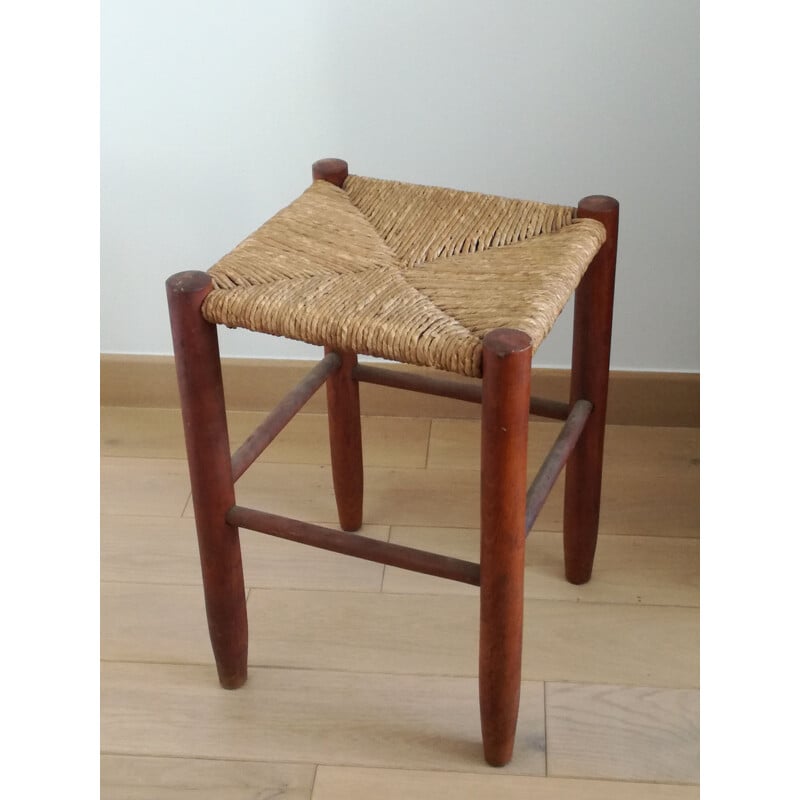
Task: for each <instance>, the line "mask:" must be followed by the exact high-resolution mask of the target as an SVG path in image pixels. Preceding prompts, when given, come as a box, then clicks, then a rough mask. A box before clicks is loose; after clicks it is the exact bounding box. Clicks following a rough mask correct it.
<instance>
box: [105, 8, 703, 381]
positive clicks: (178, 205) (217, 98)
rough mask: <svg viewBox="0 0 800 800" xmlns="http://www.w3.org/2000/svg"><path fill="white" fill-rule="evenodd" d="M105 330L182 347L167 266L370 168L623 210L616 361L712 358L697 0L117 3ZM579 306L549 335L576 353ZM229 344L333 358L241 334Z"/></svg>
mask: <svg viewBox="0 0 800 800" xmlns="http://www.w3.org/2000/svg"><path fill="white" fill-rule="evenodd" d="M101 8H102V61H101V82H102V194H101V228H102V250H101V276H102V278H101V348H102V350H103V352H107V353H154V354H166V353H170V352H171V344H170V338H169V326H168V322H167V313H166V305H165V298H164V280H165V279H166V278H167V276H168V275H170V274H171V273H173V272H177V271H179V270H183V269H207V268H208V267H209V266H211V264H212V263H213V262H214V261H215V260H216V259H218V258H219V257H220V256H222V255H223V254H224V253H226V252H227V251H228V250H230V249H231V248H232V247H233V246H234V245H235V244H236V243H238V242H239V241H240V240H241V239H242V238H244V236H246V235H247V234H248V233H249V232H250V231H252V230H253V229H254V228H256V227H257V226H258V225H259V224H260V223H261V222H263V221H264V220H265V219H266V218H267V217H269V216H271V215H272V214H274V213H275V212H276V211H277V210H278V209H280V208H281V207H283V206H284V205H286V204H287V203H289V202H290V201H291V200H292V199H293V198H294V197H296V196H297V195H298V194H299V193H300V192H301V191H302V190H303V189H304V188H305V187H306V185H307V184H308V182H309V180H310V165H311V163H312V162H313V161H314V160H316V159H317V158H321V157H325V156H338V157H342V158H345V159H347V160H348V161H349V162H350V169H351V171H352V172H354V173H357V174H362V175H369V176H374V177H385V178H393V179H398V180H407V181H413V182H418V183H430V184H437V185H443V186H452V187H455V188H461V189H469V190H475V191H481V192H488V193H496V194H502V195H508V196H513V197H524V198H529V199H535V200H544V201H547V202H554V203H564V204H575V203H577V201H578V199H579V198H580V197H582V196H584V195H587V194H595V193H597V194H611V195H614V196H616V197H617V198H618V199H619V201H620V205H621V222H620V244H619V260H618V273H617V300H616V306H615V332H614V340H613V350H612V366H613V367H615V368H617V369H652V370H680V371H696V370H698V368H699V342H698V339H699V297H698V296H699V12H698V2H697V0H670V2H658V1H656V0H570V2H568V3H553V2H550V0H529V1H528V2H524V1H523V0H496V1H495V2H489V1H488V0H460V2H459V1H457V0H426V1H425V2H423V1H422V0H404V1H402V0H392V1H391V2H369V0H353V2H336V1H335V0H334V1H332V2H325V0H283V1H282V2H267V0H158V2H155V0H135V1H134V0H105V1H104V2H103V3H102V7H101ZM570 325H571V309H569V308H568V309H567V310H566V311H565V313H564V315H562V318H561V319H560V320H559V322H558V323H557V325H556V329H555V330H554V332H553V334H552V335H551V337H550V339H548V341H547V342H545V344H544V345H543V347H542V348H541V349H540V351H539V353H538V354H537V357H536V360H535V363H537V364H540V365H542V366H567V365H568V364H569V355H570ZM221 343H222V351H223V355H227V356H259V357H274V358H306V357H308V358H310V357H316V356H317V354H318V352H319V351H318V349H317V348H312V347H309V346H306V345H303V344H300V343H295V342H290V341H288V340H286V339H277V338H273V337H267V336H263V335H258V334H250V333H246V332H241V331H230V332H229V331H223V335H222V338H221Z"/></svg>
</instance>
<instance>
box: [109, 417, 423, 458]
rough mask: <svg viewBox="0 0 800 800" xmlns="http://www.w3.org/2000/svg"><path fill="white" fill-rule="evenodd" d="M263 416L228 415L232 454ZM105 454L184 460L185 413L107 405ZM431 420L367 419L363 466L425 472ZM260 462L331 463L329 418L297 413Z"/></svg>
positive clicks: (364, 424)
mask: <svg viewBox="0 0 800 800" xmlns="http://www.w3.org/2000/svg"><path fill="white" fill-rule="evenodd" d="M265 416H266V411H265V412H264V413H260V412H256V411H229V412H228V429H229V436H230V442H231V449H232V450H235V449H236V448H237V447H238V446H239V445H240V444H241V443H242V442H243V441H244V440H245V439H246V438H247V437H248V436H249V435H250V434H251V433H252V431H253V430H254V429H255V427H256V426H257V425H259V424H260V423H261V422H262V421H263V419H264V417H265ZM100 427H101V453H102V454H103V455H108V456H128V457H138V458H185V456H186V445H185V443H184V438H183V424H182V422H181V413H180V410H179V409H177V408H136V407H125V406H105V407H103V408H101V410H100ZM429 430H430V420H428V419H424V418H414V417H363V418H362V436H363V443H364V444H363V446H364V463H365V464H369V465H370V466H394V467H407V468H421V467H424V466H425V461H426V458H427V452H428V434H429ZM258 461H259V462H291V463H295V464H329V463H330V446H329V444H328V418H327V416H326V415H324V414H298V415H297V416H296V417H295V418H294V419H293V420H292V421H291V422H290V423H289V424H288V425H287V427H286V428H284V430H283V431H281V433H280V434H279V435H278V438H277V439H275V441H274V442H272V444H271V445H270V446H269V447H268V448H267V449H266V450H265V451H264V452H263V453H262V454H261V455H260V456H259V458H258Z"/></svg>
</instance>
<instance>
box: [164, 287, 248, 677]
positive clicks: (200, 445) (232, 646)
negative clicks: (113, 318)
mask: <svg viewBox="0 0 800 800" xmlns="http://www.w3.org/2000/svg"><path fill="white" fill-rule="evenodd" d="M210 290H211V278H210V277H209V276H208V275H207V274H206V273H205V272H180V273H177V274H176V275H173V276H172V277H171V278H169V279H168V280H167V301H168V303H169V313H170V323H171V327H172V341H173V346H174V351H175V366H176V370H177V374H178V388H179V391H180V397H181V408H182V412H183V428H184V434H185V437H186V453H187V457H188V460H189V476H190V479H191V486H192V501H193V503H194V514H195V525H196V527H197V540H198V543H199V546H200V564H201V568H202V573H203V588H204V592H205V602H206V615H207V617H208V629H209V633H210V635H211V646H212V649H213V651H214V658H215V659H216V662H217V673H218V675H219V681H220V683H221V684H222V686H224V687H225V688H226V689H236V688H237V687H239V686H241V685H242V684H243V683H244V682H245V680H246V679H247V608H246V605H245V588H244V576H243V574H242V555H241V551H240V548H239V531H238V530H237V529H236V528H235V527H234V526H232V525H229V524H228V523H227V522H226V520H225V514H226V513H227V512H228V510H229V509H230V508H231V506H232V505H233V504H234V492H233V477H232V474H231V456H230V445H229V443H228V427H227V421H226V418H225V398H224V396H223V391H222V373H221V369H220V361H219V347H218V344H217V329H216V326H215V325H212V324H210V323H209V322H206V320H205V319H204V318H203V316H202V313H201V311H200V308H201V305H202V302H203V300H204V298H205V297H206V295H207V294H208V292H209V291H210Z"/></svg>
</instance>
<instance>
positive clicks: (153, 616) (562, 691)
mask: <svg viewBox="0 0 800 800" xmlns="http://www.w3.org/2000/svg"><path fill="white" fill-rule="evenodd" d="M260 419H261V415H258V414H253V413H251V412H232V413H231V414H230V427H231V436H232V439H233V445H234V446H236V445H237V444H238V443H239V442H241V441H242V440H243V439H244V437H245V436H246V435H247V434H248V433H249V431H250V430H251V429H252V428H253V427H254V426H255V424H256V423H257V422H259V421H260ZM557 430H558V424H556V423H549V422H536V423H534V424H533V425H532V436H531V448H530V449H531V461H532V472H534V471H535V468H536V466H537V465H538V461H539V460H540V459H541V457H542V456H543V454H544V452H545V451H546V449H547V448H548V447H549V444H550V443H551V442H552V440H553V439H554V437H555V435H556V432H557ZM364 436H365V445H364V446H365V464H366V469H365V489H366V497H365V522H366V525H365V527H364V529H363V533H364V534H365V535H367V536H372V537H376V538H378V539H383V540H391V541H393V542H398V543H402V544H406V545H410V546H414V547H421V548H424V549H430V550H436V551H439V552H442V553H446V554H450V555H454V556H458V557H461V558H469V559H472V560H475V559H476V558H477V552H478V535H477V531H476V529H475V525H476V521H477V519H478V499H477V488H478V477H479V472H478V470H479V463H478V442H479V423H477V422H476V421H473V420H440V419H436V420H429V419H421V418H413V419H402V418H389V417H369V418H365V419H364ZM327 447H328V445H327V429H326V420H325V418H324V417H323V416H319V415H314V414H303V415H300V416H298V417H297V418H296V419H295V420H294V421H293V422H292V423H291V425H290V426H289V428H287V429H286V431H284V433H283V434H281V436H280V437H279V438H278V440H276V441H275V443H274V444H273V446H272V447H271V448H270V449H269V450H268V451H267V453H265V454H264V456H262V458H261V459H260V460H259V461H258V462H256V464H255V465H254V466H253V467H252V468H251V469H250V471H248V472H247V474H246V475H245V476H244V477H243V478H242V479H241V480H240V481H239V483H238V484H237V498H238V500H239V502H240V503H242V504H243V505H248V506H255V507H261V508H264V509H266V510H272V511H275V512H277V513H282V514H288V515H291V516H295V517H298V518H300V519H305V520H308V521H313V522H322V523H326V524H329V525H331V526H333V525H334V522H333V521H334V520H335V518H336V514H335V506H334V501H333V496H332V490H331V488H330V486H331V481H330V468H329V466H328V464H329V456H328V452H327ZM604 481H605V482H604V506H603V512H602V521H601V534H602V535H601V538H600V543H599V546H598V554H597V560H596V565H595V571H594V577H593V579H592V581H591V582H590V583H589V584H587V585H585V586H580V587H575V586H571V585H569V584H567V583H566V582H565V581H564V580H563V577H562V563H561V552H560V533H559V532H560V527H561V508H560V504H561V492H562V490H563V483H562V481H560V482H559V483H558V484H557V485H556V489H555V490H554V493H553V496H552V497H551V499H550V500H549V501H548V503H547V505H546V506H545V508H544V510H543V511H542V514H541V516H540V518H539V521H538V523H537V526H536V528H535V530H534V532H533V534H532V535H531V538H530V540H529V543H528V551H527V564H528V566H527V575H526V606H525V645H524V656H523V687H522V700H521V707H520V721H519V727H518V734H517V746H516V751H515V756H514V760H513V761H512V762H511V764H510V765H509V766H507V767H505V768H503V769H500V770H498V769H492V768H491V767H488V766H486V765H485V763H484V761H483V758H482V753H481V745H480V724H479V717H478V698H477V679H476V675H477V629H478V601H477V589H475V588H473V587H470V586H467V585H465V584H458V583H452V582H449V581H444V580H441V579H435V578H429V577H427V576H421V575H417V574H413V573H407V572H404V571H401V570H398V569H394V568H384V567H382V566H381V565H377V564H372V563H368V562H363V561H358V560H355V559H350V558H348V557H346V556H340V555H336V554H332V553H326V552H322V551H318V550H314V549H311V548H307V547H304V546H303V545H299V544H294V543H291V542H283V541H280V540H276V539H272V538H269V537H265V536H262V535H261V534H257V533H251V532H248V531H242V546H243V555H244V564H245V580H246V583H247V586H248V607H249V617H250V674H249V679H248V682H247V684H246V685H245V686H244V687H243V688H242V689H239V690H237V691H235V692H229V691H225V690H223V689H221V688H219V686H218V684H217V680H216V673H215V669H214V667H213V659H212V655H211V649H210V646H209V643H208V635H207V630H206V625H205V617H204V611H203V599H202V591H201V588H200V571H199V565H198V559H197V552H196V543H195V541H194V532H193V521H192V507H191V500H190V493H189V479H188V475H187V469H186V461H185V459H184V451H183V440H182V430H181V425H180V417H179V413H178V412H177V411H176V410H173V409H145V408H119V407H109V408H104V409H103V412H102V494H101V512H102V522H101V531H102V560H101V570H102V573H101V574H102V605H101V609H102V620H101V632H102V636H101V657H102V665H101V688H102V699H101V703H102V705H101V712H102V728H101V737H102V751H103V755H102V758H101V778H102V786H103V790H102V796H103V798H108V800H111V799H112V798H114V799H117V798H159V797H171V798H178V797H184V796H186V797H189V796H191V797H192V798H217V799H222V800H226V799H228V798H231V799H233V798H236V799H237V800H239V799H242V800H244V798H252V799H253V800H255V798H267V797H270V798H277V797H281V798H292V800H300V799H301V798H304V799H306V800H308V798H313V800H334V799H337V800H344V799H345V798H347V799H348V800H357V798H382V799H383V800H394V799H395V798H397V799H399V798H403V799H404V800H405V799H406V798H471V799H475V800H482V799H483V798H486V799H488V798H500V797H502V798H509V800H516V799H517V798H529V797H536V798H541V799H542V800H567V799H568V798H569V799H570V800H611V799H612V798H614V799H615V800H634V798H636V799H637V800H638V799H640V798H657V799H658V800H668V799H669V800H672V798H675V799H676V800H677V799H678V798H681V799H683V798H697V797H698V796H699V790H698V787H697V785H696V784H697V781H698V774H699V754H698V749H699V733H698V725H699V713H698V706H699V702H698V680H699V667H698V660H699V614H698V602H699V590H698V582H699V578H698V573H699V548H698V543H699V542H698V536H699V432H698V431H697V430H696V429H689V428H641V427H633V426H627V427H623V426H617V427H610V428H609V430H608V436H607V457H606V473H605V479H604Z"/></svg>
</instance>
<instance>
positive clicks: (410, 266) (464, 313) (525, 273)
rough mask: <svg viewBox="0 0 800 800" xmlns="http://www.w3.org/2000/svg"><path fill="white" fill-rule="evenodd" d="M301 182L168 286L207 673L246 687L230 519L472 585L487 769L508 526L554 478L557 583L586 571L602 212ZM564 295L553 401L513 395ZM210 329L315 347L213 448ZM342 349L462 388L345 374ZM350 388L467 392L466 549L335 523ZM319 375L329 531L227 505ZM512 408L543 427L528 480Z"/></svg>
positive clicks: (340, 165) (596, 505)
mask: <svg viewBox="0 0 800 800" xmlns="http://www.w3.org/2000/svg"><path fill="white" fill-rule="evenodd" d="M312 177H313V179H314V180H313V183H312V185H311V186H310V187H309V188H308V189H307V190H306V191H305V192H304V193H303V194H302V195H301V196H300V197H299V198H298V199H297V200H295V201H294V202H293V203H291V204H290V205H289V206H287V207H286V208H284V209H283V210H282V211H280V212H278V213H277V214H276V215H275V216H274V217H273V218H272V219H270V220H269V221H267V222H265V223H264V224H263V225H262V226H261V227H260V228H258V230H256V231H255V232H254V233H253V234H251V235H250V236H249V237H248V238H247V239H245V240H244V241H243V242H241V244H239V245H238V246H237V247H235V248H234V249H233V250H232V251H231V252H230V253H228V254H227V255H226V256H225V257H224V258H222V259H220V261H219V262H218V263H217V264H215V265H214V266H213V267H211V269H210V270H208V271H207V272H204V271H200V270H192V271H186V272H178V273H176V274H174V275H172V276H171V277H170V278H169V279H168V280H167V286H166V288H167V299H168V304H169V313H170V324H171V327H172V341H173V346H174V350H175V367H176V372H177V378H178V388H179V391H180V397H181V409H182V414H183V423H184V434H185V438H186V455H187V459H188V465H189V477H190V480H191V487H192V503H193V506H194V517H195V526H196V529H197V541H198V547H199V554H200V564H201V570H202V575H203V592H204V595H205V601H206V615H207V618H208V630H209V635H210V638H211V646H212V649H213V651H214V660H215V662H216V667H217V674H218V676H219V681H220V684H221V685H222V686H224V687H225V688H227V689H236V688H238V687H240V686H242V684H244V682H245V681H246V680H247V648H248V622H247V595H246V587H245V582H244V572H243V569H242V553H241V549H240V546H239V528H245V529H247V530H251V531H258V532H260V533H263V534H266V535H268V536H277V537H279V538H282V539H286V540H289V541H293V542H297V543H302V544H305V545H308V546H311V547H318V548H322V549H325V550H329V551H331V552H336V553H341V554H343V555H348V556H353V557H356V558H363V559H367V560H370V561H374V562H377V563H380V564H385V565H388V566H392V567H397V568H402V569H407V570H412V571H414V572H420V573H423V574H426V575H433V576H437V577H439V578H443V579H446V580H454V581H459V582H462V583H467V584H470V585H472V586H478V587H479V588H480V620H479V625H478V640H479V641H478V694H479V705H480V720H481V731H480V733H481V737H482V740H483V752H484V758H485V759H486V762H487V763H489V764H492V765H493V766H502V765H504V764H507V763H508V761H509V760H510V759H511V757H512V753H513V749H514V740H515V735H516V725H517V714H518V707H519V699H520V685H521V684H520V682H521V679H522V614H523V605H524V576H525V538H526V536H527V535H528V534H529V533H530V532H531V531H532V530H533V526H534V523H535V521H536V518H537V516H538V514H539V512H540V511H541V509H542V507H543V506H544V503H545V501H546V500H547V497H548V494H549V493H550V491H551V490H552V489H553V487H554V486H555V484H556V481H557V479H558V476H559V474H560V472H561V471H562V470H565V471H566V480H565V481H564V574H565V577H566V579H567V580H568V581H570V582H571V583H575V584H581V583H585V582H586V581H588V580H589V578H590V577H591V573H592V565H593V563H594V554H595V548H596V545H597V532H598V522H599V514H600V487H601V478H602V462H603V441H604V434H605V419H606V407H607V398H608V378H609V363H610V362H609V359H610V351H611V320H612V310H613V302H614V281H615V274H616V272H615V270H616V246H617V230H618V222H619V203H618V202H617V201H616V200H615V199H614V198H613V197H608V196H606V195H588V196H586V197H584V198H583V199H582V200H581V201H580V202H579V203H578V206H577V208H571V207H569V206H559V205H549V204H546V203H535V202H528V201H523V200H510V199H506V198H502V197H494V196H491V195H485V194H477V193H475V192H464V191H455V190H452V189H441V188H437V187H432V186H420V185H417V184H410V183H399V182H397V181H387V180H379V179H376V178H363V177H359V176H356V175H350V174H349V169H348V166H347V163H346V162H345V161H342V160H341V159H322V160H321V161H318V162H316V163H315V164H314V165H313V167H312ZM573 294H574V297H575V313H574V317H573V350H572V366H571V370H570V391H569V401H568V402H565V401H564V400H556V399H554V398H538V397H535V396H531V357H532V355H533V352H534V351H535V350H536V348H537V347H538V346H539V345H540V344H541V342H542V341H543V340H544V338H545V336H546V335H547V334H548V332H549V331H550V329H551V327H552V325H553V323H554V322H555V320H556V318H557V317H558V315H559V314H560V313H561V310H562V309H563V308H564V305H565V304H566V302H567V301H568V300H569V298H570V296H571V295H573ZM219 325H227V326H230V327H238V328H246V329H249V330H252V331H256V332H262V333H269V334H275V335H279V336H287V337H290V338H292V339H299V340H302V341H305V342H310V343H312V344H317V345H323V346H324V348H325V355H324V357H323V358H322V360H321V361H319V363H317V364H316V365H315V366H314V367H313V368H312V369H311V370H310V371H309V372H308V374H307V375H306V376H305V377H304V378H303V379H302V380H301V381H300V383H298V384H297V385H296V386H295V387H294V388H293V389H292V390H291V391H290V392H289V393H288V394H287V395H286V396H285V397H284V398H283V399H282V400H280V402H278V403H277V404H276V405H274V406H273V407H272V408H271V410H270V411H269V413H268V414H267V415H266V417H265V418H264V420H263V421H262V422H261V423H260V424H259V425H258V426H257V427H256V428H255V429H254V430H253V432H252V433H251V434H250V436H248V437H247V439H245V440H244V442H243V443H242V444H241V445H240V446H239V447H238V448H237V449H236V450H235V452H233V453H232V452H231V448H230V438H229V435H228V423H227V415H226V410H225V394H224V391H223V371H222V363H221V360H220V353H219V342H218V337H217V327H218V326H219ZM359 354H367V355H372V356H379V357H383V358H387V359H390V360H394V361H400V362H403V363H406V364H412V365H416V366H423V367H435V368H438V369H440V370H444V371H448V372H452V373H456V374H458V375H466V376H469V377H472V378H478V379H479V380H463V379H461V378H460V377H459V378H455V377H450V376H447V375H441V374H437V373H434V372H432V371H431V370H408V369H401V370H397V369H394V368H388V367H385V366H384V367H382V366H379V365H364V364H360V363H359V360H358V356H359ZM362 383H367V384H377V385H382V386H386V387H393V388H396V389H401V390H409V391H414V392H424V393H427V394H432V395H438V396H443V397H449V398H455V399H458V400H463V401H465V402H471V403H480V406H481V412H480V415H481V434H480V438H481V470H480V486H479V493H480V520H479V521H478V520H476V523H477V522H479V524H480V546H479V552H478V553H477V554H476V555H477V556H478V560H477V561H476V560H464V559H460V558H452V557H450V556H448V555H445V554H442V553H435V552H429V551H426V550H421V549H416V548H411V547H406V546H404V545H401V544H399V543H397V542H394V541H379V540H376V539H373V538H370V537H368V536H361V535H358V534H357V533H356V531H358V530H359V528H360V527H361V524H362V522H363V495H364V465H363V457H362V446H361V406H360V399H359V397H360V395H359V387H360V385H361V384H362ZM323 385H324V386H325V393H326V395H327V409H328V430H329V437H330V452H331V478H332V482H333V493H334V495H335V498H336V507H337V512H338V517H339V526H340V527H339V528H338V529H337V528H330V527H324V526H321V525H317V524H312V523H310V522H306V521H304V520H301V519H294V518H291V517H286V516H281V515H279V514H275V513H272V512H271V511H269V510H265V509H259V508H250V507H247V506H243V505H241V504H240V503H239V502H237V497H236V489H235V483H236V481H237V480H238V479H239V478H240V477H241V476H242V475H243V474H244V473H245V472H246V470H247V469H249V467H250V466H252V465H253V464H254V463H255V461H256V459H257V458H258V457H259V455H260V454H261V453H262V452H263V451H264V449H265V448H267V447H268V446H269V445H270V443H271V442H273V441H274V440H275V437H276V436H278V435H279V434H280V432H281V431H282V430H283V429H284V428H285V427H286V425H287V424H288V423H289V422H290V421H291V420H292V418H293V417H294V416H295V415H296V414H297V413H298V412H299V411H300V409H301V408H303V406H304V404H305V403H307V402H308V401H309V400H310V399H311V397H313V396H314V394H315V393H316V392H317V391H318V390H320V389H321V388H322V387H323ZM531 415H539V416H544V417H548V418H551V419H559V420H563V421H564V425H563V427H562V429H561V432H560V433H559V434H558V436H557V437H556V439H555V441H554V442H553V445H552V447H551V448H550V450H549V452H548V453H547V455H546V457H545V459H544V461H543V462H542V465H541V467H540V468H539V470H538V472H537V473H536V475H535V477H534V479H533V481H532V482H531V483H530V485H528V429H529V421H530V416H531ZM222 705H223V704H222V702H221V703H220V707H222ZM476 733H477V732H476ZM526 744H527V742H526ZM431 746H432V747H434V746H436V744H435V743H434V742H433V741H431ZM445 747H447V746H445Z"/></svg>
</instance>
